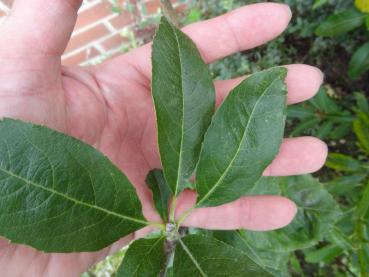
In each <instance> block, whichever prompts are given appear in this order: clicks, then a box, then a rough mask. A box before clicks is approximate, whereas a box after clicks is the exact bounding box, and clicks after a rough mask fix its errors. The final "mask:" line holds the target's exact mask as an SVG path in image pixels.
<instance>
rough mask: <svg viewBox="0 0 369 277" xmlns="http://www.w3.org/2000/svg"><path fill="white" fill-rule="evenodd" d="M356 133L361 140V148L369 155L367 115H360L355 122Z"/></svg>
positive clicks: (368, 119) (360, 113) (368, 120)
mask: <svg viewBox="0 0 369 277" xmlns="http://www.w3.org/2000/svg"><path fill="white" fill-rule="evenodd" d="M354 133H355V134H356V136H357V138H358V140H359V143H360V147H361V148H362V149H363V151H365V152H366V153H367V154H369V117H368V116H367V115H366V114H364V113H362V112H359V113H358V117H357V119H356V120H355V122H354Z"/></svg>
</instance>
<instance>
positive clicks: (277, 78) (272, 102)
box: [196, 68, 287, 206]
mask: <svg viewBox="0 0 369 277" xmlns="http://www.w3.org/2000/svg"><path fill="white" fill-rule="evenodd" d="M286 74H287V71H286V69H284V68H272V69H270V70H265V71H262V72H260V73H257V74H254V75H252V76H250V77H249V78H248V79H246V80H245V81H244V82H242V83H241V84H240V85H239V86H238V87H237V88H235V89H234V90H233V91H232V92H231V93H230V94H229V96H228V97H227V99H226V100H225V101H224V102H223V104H222V106H221V107H220V108H219V109H218V110H217V112H216V114H215V116H214V117H213V121H212V123H211V125H210V127H209V129H208V131H207V133H206V135H205V138H204V142H203V147H202V150H201V154H200V161H199V165H198V168H197V175H196V178H197V192H198V195H199V200H198V206H217V205H221V204H224V203H227V202H231V201H232V200H235V199H237V198H239V197H240V196H242V195H243V194H244V192H245V191H247V190H248V189H249V187H250V186H252V185H253V184H254V183H255V182H256V181H257V180H258V179H259V178H260V177H261V176H262V173H263V171H264V170H265V168H266V167H267V166H268V165H269V164H270V163H271V162H272V160H273V159H274V157H275V156H276V155H277V153H278V151H279V146H280V144H281V142H282V138H283V133H284V125H285V118H286V87H285V84H284V78H285V76H286ZM271 137H272V138H273V139H272V140H271V141H269V140H270V138H271ZM219 142H222V147H219ZM246 156H247V159H245V157H246ZM245 168H246V169H245ZM240 183H242V186H240Z"/></svg>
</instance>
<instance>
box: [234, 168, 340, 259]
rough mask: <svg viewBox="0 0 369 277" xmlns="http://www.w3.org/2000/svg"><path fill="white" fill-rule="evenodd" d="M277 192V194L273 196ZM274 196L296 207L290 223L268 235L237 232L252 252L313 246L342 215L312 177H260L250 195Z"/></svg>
mask: <svg viewBox="0 0 369 277" xmlns="http://www.w3.org/2000/svg"><path fill="white" fill-rule="evenodd" d="M276 190H279V193H276ZM270 191H272V194H278V195H281V196H284V197H287V198H289V199H291V200H292V201H293V202H294V203H295V204H296V206H297V207H298V211H297V214H296V216H295V218H294V220H293V221H292V222H291V223H290V224H289V225H288V226H286V227H284V228H282V229H279V230H275V231H270V232H253V231H247V232H241V235H242V237H243V238H244V239H245V240H246V241H248V242H249V243H250V244H251V245H253V246H254V247H255V248H256V249H260V250H266V251H272V252H287V251H294V250H296V249H301V248H307V247H310V246H313V245H314V244H315V243H316V242H318V241H319V240H321V239H322V238H323V237H324V236H325V235H327V233H328V232H329V231H330V230H331V229H332V226H333V224H334V223H335V222H336V221H337V219H338V218H339V217H340V216H341V215H342V213H341V211H340V208H339V206H338V203H337V202H336V201H335V200H334V199H333V197H332V196H331V195H330V194H329V193H328V191H326V189H325V188H324V187H323V186H322V185H321V184H320V183H319V182H318V181H317V180H315V179H314V178H313V177H312V176H310V175H304V176H293V177H283V178H274V177H264V178H262V179H261V181H260V182H259V184H258V186H257V187H256V188H255V189H254V190H253V195H270V194H271V193H270Z"/></svg>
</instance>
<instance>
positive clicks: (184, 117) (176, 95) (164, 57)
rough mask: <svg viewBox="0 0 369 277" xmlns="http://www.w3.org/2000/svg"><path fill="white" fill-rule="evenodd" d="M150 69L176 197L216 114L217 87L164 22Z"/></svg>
mask: <svg viewBox="0 0 369 277" xmlns="http://www.w3.org/2000/svg"><path fill="white" fill-rule="evenodd" d="M152 64H153V79H152V80H153V81H152V90H153V93H152V95H153V99H154V104H155V110H156V115H157V125H158V142H159V150H160V156H161V162H162V166H163V170H164V175H165V179H166V180H167V183H168V185H169V187H170V188H171V189H172V192H173V193H174V195H175V196H177V195H178V193H179V192H180V191H181V190H182V189H183V187H184V185H185V183H186V181H187V179H188V178H189V177H190V176H191V174H192V173H193V171H194V169H195V167H196V164H197V161H198V155H199V153H200V148H201V142H202V139H203V136H204V134H205V131H206V129H207V127H208V125H209V124H210V121H211V116H212V114H213V111H214V108H215V92H214V85H213V81H212V79H211V76H210V73H209V70H208V68H207V66H206V65H205V63H204V62H203V60H202V58H201V56H200V53H199V51H198V50H197V48H196V46H195V44H194V43H193V42H192V41H191V39H190V38H188V37H187V36H186V35H185V34H184V33H182V32H181V31H180V30H178V29H177V28H175V27H174V26H172V25H171V24H170V23H169V22H168V21H167V20H166V19H165V17H163V18H162V21H161V23H160V26H159V29H158V31H157V34H156V37H155V40H154V44H153V54H152ZM164 80H165V83H164Z"/></svg>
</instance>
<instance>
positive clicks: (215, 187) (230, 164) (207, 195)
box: [196, 78, 280, 206]
mask: <svg viewBox="0 0 369 277" xmlns="http://www.w3.org/2000/svg"><path fill="white" fill-rule="evenodd" d="M279 80H280V79H279V78H277V79H275V80H274V81H273V82H271V84H270V85H269V86H268V87H267V88H266V89H265V90H264V92H263V93H262V94H261V96H260V97H259V99H258V100H257V101H256V103H255V106H254V107H253V109H252V111H251V113H250V116H249V121H248V122H247V125H246V128H245V131H244V132H243V135H242V138H241V140H240V143H239V145H238V148H237V150H236V152H235V154H234V156H233V158H232V160H231V162H230V163H229V165H228V166H227V168H226V169H225V170H224V172H223V173H222V175H221V176H220V177H219V179H218V181H217V182H216V183H215V185H214V186H213V187H212V188H211V189H210V190H209V191H208V193H207V194H205V196H204V197H203V198H202V199H201V200H200V201H199V202H198V203H197V205H196V206H199V205H201V203H202V202H204V201H205V200H207V198H209V196H210V195H211V194H212V193H213V192H214V191H215V190H216V189H217V188H218V186H219V185H220V183H221V182H222V181H223V179H224V178H225V176H226V175H227V173H228V171H229V170H230V169H231V168H232V165H233V163H234V161H235V160H236V158H237V156H238V154H239V152H240V150H241V145H242V142H243V141H244V139H245V136H246V134H247V133H248V129H249V127H250V122H251V121H252V120H251V119H252V116H253V113H254V112H255V110H256V108H257V106H258V105H259V102H260V101H261V99H262V98H263V97H264V96H265V94H266V92H267V91H269V89H270V88H271V86H272V85H273V84H274V83H275V82H276V81H279Z"/></svg>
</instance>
